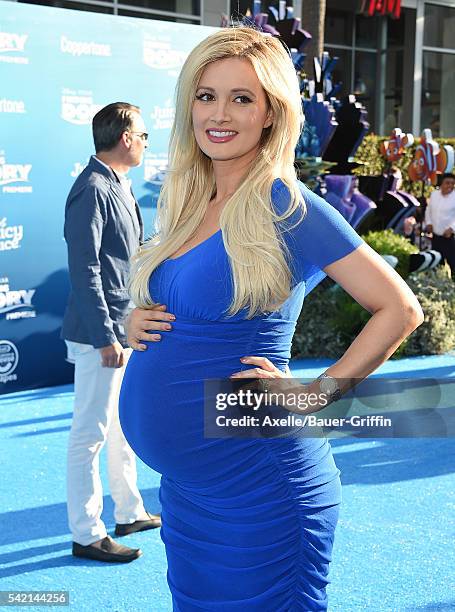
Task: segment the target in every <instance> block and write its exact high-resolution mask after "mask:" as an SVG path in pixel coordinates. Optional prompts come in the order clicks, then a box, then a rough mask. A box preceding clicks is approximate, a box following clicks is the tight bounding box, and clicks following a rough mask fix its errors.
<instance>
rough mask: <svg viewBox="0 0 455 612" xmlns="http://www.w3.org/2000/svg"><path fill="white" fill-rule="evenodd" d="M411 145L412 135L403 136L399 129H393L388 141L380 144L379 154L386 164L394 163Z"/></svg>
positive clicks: (412, 142) (412, 141)
mask: <svg viewBox="0 0 455 612" xmlns="http://www.w3.org/2000/svg"><path fill="white" fill-rule="evenodd" d="M412 144H414V136H413V135H412V134H404V133H403V132H402V131H401V130H400V128H395V129H394V130H393V132H392V136H391V137H390V138H389V140H385V141H384V142H382V143H381V153H382V155H383V156H384V157H385V158H386V160H387V161H388V162H390V163H392V162H396V161H398V160H399V159H400V157H401V156H402V155H403V153H404V150H405V148H406V147H410V146H411V145H412Z"/></svg>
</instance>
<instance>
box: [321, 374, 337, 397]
mask: <svg viewBox="0 0 455 612" xmlns="http://www.w3.org/2000/svg"><path fill="white" fill-rule="evenodd" d="M319 388H320V389H321V391H322V393H325V394H326V395H333V394H334V393H336V391H338V383H337V381H336V380H335V379H334V378H322V379H321V380H320V382H319Z"/></svg>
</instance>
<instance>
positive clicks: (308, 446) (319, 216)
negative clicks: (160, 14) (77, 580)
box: [120, 179, 363, 612]
mask: <svg viewBox="0 0 455 612" xmlns="http://www.w3.org/2000/svg"><path fill="white" fill-rule="evenodd" d="M299 186H300V189H301V192H302V195H303V198H304V200H305V202H306V206H307V215H306V216H305V218H304V219H303V221H301V222H300V223H299V224H298V226H297V227H295V228H293V229H289V228H290V226H292V225H294V224H295V222H296V221H298V220H300V219H301V212H300V211H297V212H296V213H294V215H292V216H291V217H290V218H289V219H288V220H286V221H285V222H281V223H280V227H279V230H280V232H281V233H282V235H283V237H284V239H285V241H286V244H287V246H288V248H289V253H290V255H291V258H290V261H289V263H290V266H291V270H292V273H293V278H294V282H293V288H292V293H291V295H290V297H289V298H288V299H287V301H286V302H285V303H284V304H283V305H282V307H281V308H280V309H279V310H277V311H275V312H273V313H264V314H262V315H260V316H256V317H254V318H252V319H247V318H246V315H247V310H246V309H244V310H243V311H241V312H239V313H237V314H236V315H235V316H233V317H227V316H226V312H225V311H226V309H227V308H228V306H229V304H230V302H231V299H232V295H233V287H232V281H231V273H230V265H229V260H228V255H227V253H226V250H225V247H224V243H223V236H222V232H221V231H218V232H217V233H215V234H214V235H212V236H211V237H209V238H208V239H207V240H205V241H204V242H202V243H201V244H199V245H197V246H196V247H194V248H193V249H191V250H190V251H188V252H186V253H184V254H183V255H181V256H180V257H177V258H175V259H168V260H166V261H164V262H163V263H162V264H161V265H160V266H159V267H158V268H157V269H156V270H155V271H154V273H153V274H152V276H151V279H150V292H151V296H152V298H153V299H154V300H155V301H156V302H160V303H163V304H166V305H167V311H168V312H171V313H173V314H175V316H176V321H175V322H174V323H173V329H172V331H170V332H163V333H162V339H161V341H160V342H157V343H156V342H155V343H150V344H149V346H148V348H147V350H146V351H144V352H134V353H133V355H132V357H131V358H130V360H129V363H128V367H127V370H126V373H125V376H124V380H123V386H122V391H121V397H120V419H121V424H122V428H123V431H124V433H125V436H126V438H127V440H128V442H129V443H130V445H131V446H132V448H133V450H134V451H135V452H136V453H137V455H138V456H139V457H140V458H141V459H142V460H143V461H144V462H145V463H146V464H147V465H149V466H150V467H151V468H153V469H154V470H156V471H157V472H159V473H161V474H162V477H161V486H160V501H161V504H162V528H161V537H162V539H163V542H164V544H165V548H166V555H167V561H168V573H167V578H168V584H169V587H170V590H171V594H172V602H173V610H174V612H202V611H204V612H214V611H216V612H245V611H247V612H289V611H296V612H297V611H299V612H302V611H313V610H318V611H322V610H327V594H326V586H327V584H328V567H329V562H330V560H331V554H332V545H333V539H334V531H335V526H336V523H337V519H338V509H339V504H340V501H341V487H340V479H339V471H338V469H337V468H336V466H335V463H334V460H333V457H332V453H331V449H330V445H329V444H328V442H327V440H326V439H321V438H275V439H272V438H267V439H262V438H258V439H234V438H229V439H214V438H206V437H204V414H203V412H204V380H205V379H210V378H211V379H214V378H220V379H221V378H225V379H227V378H229V376H230V375H231V374H232V373H234V372H237V371H240V370H247V369H250V368H251V366H248V365H246V364H245V365H243V364H242V363H241V362H240V361H239V360H240V358H241V357H244V356H247V355H259V356H265V357H267V358H268V359H270V360H271V361H272V362H273V363H274V364H275V366H276V367H277V368H279V369H281V370H283V371H284V370H285V368H286V366H287V364H288V361H289V359H290V348H291V340H292V336H293V333H294V330H295V325H296V321H297V318H298V316H299V314H300V311H301V308H302V304H303V300H304V296H305V294H306V293H307V292H308V291H309V290H310V289H311V288H312V287H313V286H314V285H315V284H317V283H318V282H319V281H320V280H321V279H322V278H323V277H324V273H323V272H322V271H321V269H322V268H323V267H325V266H327V265H328V264H330V263H332V262H334V261H336V260H338V259H340V258H342V257H344V256H346V255H347V254H348V253H350V252H351V251H353V250H354V249H356V248H357V247H358V246H359V245H360V244H362V242H363V240H362V239H361V238H360V237H359V236H358V234H357V233H356V232H355V231H354V230H353V229H352V228H351V227H350V226H349V224H348V223H347V222H346V221H345V220H344V219H343V217H342V216H341V215H340V214H339V213H338V212H337V211H336V210H335V209H333V208H332V207H331V206H330V205H329V204H328V203H326V202H325V201H324V200H322V199H321V198H320V197H318V196H317V195H315V194H313V193H312V192H311V191H310V190H309V189H308V188H306V187H305V186H304V185H303V184H302V183H299ZM271 195H272V204H273V206H274V208H275V210H276V211H277V212H278V213H279V214H282V213H283V212H284V211H285V210H286V209H287V207H288V205H289V191H288V189H287V188H286V186H285V185H284V183H283V182H282V181H281V180H279V179H277V180H275V181H274V183H273V185H272V193H271Z"/></svg>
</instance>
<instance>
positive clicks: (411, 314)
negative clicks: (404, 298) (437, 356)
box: [404, 296, 425, 335]
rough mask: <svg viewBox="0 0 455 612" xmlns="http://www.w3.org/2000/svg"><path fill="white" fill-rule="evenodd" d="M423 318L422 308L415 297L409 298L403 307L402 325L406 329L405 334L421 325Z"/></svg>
mask: <svg viewBox="0 0 455 612" xmlns="http://www.w3.org/2000/svg"><path fill="white" fill-rule="evenodd" d="M424 320H425V314H424V312H423V310H422V306H421V305H420V303H419V301H418V300H417V298H416V297H415V296H414V299H413V300H411V301H410V302H409V303H408V304H407V305H406V308H405V309H404V325H405V328H406V331H407V335H409V334H411V333H412V332H413V331H414V330H415V329H417V328H418V327H419V325H422V323H423V322H424Z"/></svg>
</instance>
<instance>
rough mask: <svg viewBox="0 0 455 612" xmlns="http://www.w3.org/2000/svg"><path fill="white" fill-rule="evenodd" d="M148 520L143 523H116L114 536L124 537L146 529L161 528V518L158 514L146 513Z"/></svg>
mask: <svg viewBox="0 0 455 612" xmlns="http://www.w3.org/2000/svg"><path fill="white" fill-rule="evenodd" d="M147 515H148V517H149V518H148V519H147V520H145V521H134V523H129V524H128V523H126V524H125V523H117V525H116V526H115V535H116V536H126V535H129V534H130V533H136V532H137V531H147V529H156V528H157V527H161V516H160V515H159V514H150V512H147Z"/></svg>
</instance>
